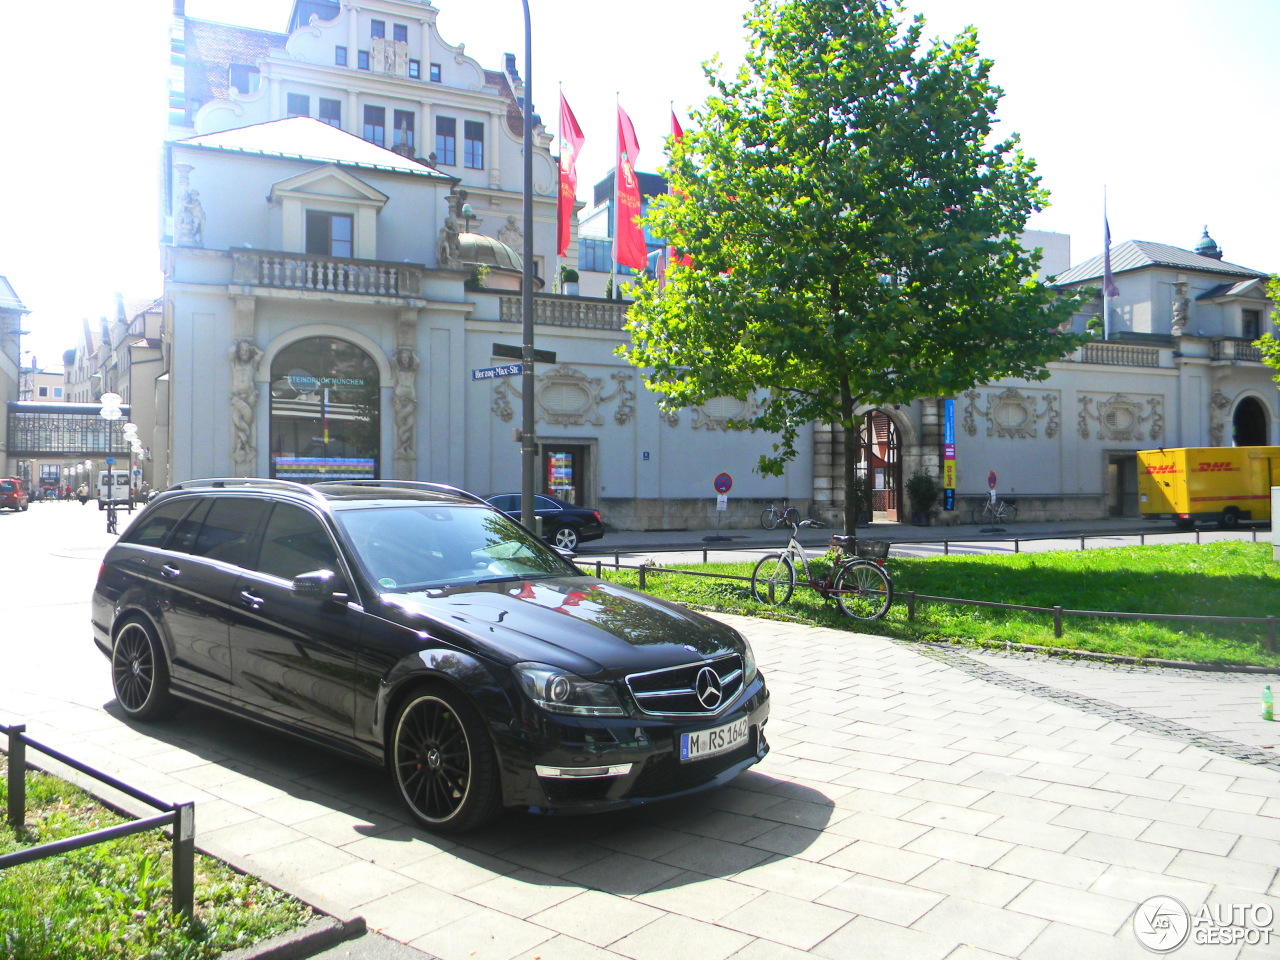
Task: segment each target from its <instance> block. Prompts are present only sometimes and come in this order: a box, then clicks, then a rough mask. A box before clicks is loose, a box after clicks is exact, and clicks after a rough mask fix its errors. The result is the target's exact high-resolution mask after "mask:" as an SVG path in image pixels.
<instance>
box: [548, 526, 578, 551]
mask: <svg viewBox="0 0 1280 960" xmlns="http://www.w3.org/2000/svg"><path fill="white" fill-rule="evenodd" d="M579 542H580V540H579V537H578V531H577V530H575V529H573V527H557V528H556V529H555V530H554V531H552V534H551V545H552V546H553V547H559V548H560V549H561V550H577V549H578V543H579Z"/></svg>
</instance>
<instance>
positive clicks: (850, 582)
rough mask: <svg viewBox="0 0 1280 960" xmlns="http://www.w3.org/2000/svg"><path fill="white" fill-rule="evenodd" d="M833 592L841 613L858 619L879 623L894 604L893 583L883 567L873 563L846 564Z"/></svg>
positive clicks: (837, 577)
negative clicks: (877, 621) (890, 605)
mask: <svg viewBox="0 0 1280 960" xmlns="http://www.w3.org/2000/svg"><path fill="white" fill-rule="evenodd" d="M831 592H832V593H833V594H834V595H835V598H836V605H837V606H839V607H840V612H841V613H843V614H844V615H845V616H846V617H853V619H855V620H879V619H880V618H881V617H883V616H884V615H885V614H886V613H888V612H889V604H891V603H893V581H892V580H890V579H889V575H888V574H887V573H885V572H884V570H882V569H881V568H880V565H879V564H877V563H872V562H871V561H869V560H868V561H863V562H855V563H850V564H846V565H845V566H844V567H843V568H842V569H841V571H840V572H839V573H838V574H837V575H836V582H835V584H833V586H832V591H831Z"/></svg>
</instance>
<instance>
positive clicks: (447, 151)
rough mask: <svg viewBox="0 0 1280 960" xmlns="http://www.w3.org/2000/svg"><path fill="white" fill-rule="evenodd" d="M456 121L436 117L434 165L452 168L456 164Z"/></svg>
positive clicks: (451, 118)
mask: <svg viewBox="0 0 1280 960" xmlns="http://www.w3.org/2000/svg"><path fill="white" fill-rule="evenodd" d="M457 148H458V121H457V120H455V119H453V117H436V164H437V165H439V166H446V167H452V166H454V165H455V164H457V162H458V158H457Z"/></svg>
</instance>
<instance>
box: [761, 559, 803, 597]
mask: <svg viewBox="0 0 1280 960" xmlns="http://www.w3.org/2000/svg"><path fill="white" fill-rule="evenodd" d="M795 588H796V567H795V564H793V563H792V562H791V558H790V557H787V556H786V555H785V554H781V553H770V554H767V555H766V556H763V557H761V558H760V559H759V560H758V561H757V562H756V568H755V569H754V570H753V571H751V595H752V596H753V597H755V598H756V599H757V600H758V601H760V602H761V603H768V604H777V603H786V602H787V601H788V600H790V599H791V594H792V591H794V590H795Z"/></svg>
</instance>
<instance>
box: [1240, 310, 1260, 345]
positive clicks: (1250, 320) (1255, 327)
mask: <svg viewBox="0 0 1280 960" xmlns="http://www.w3.org/2000/svg"><path fill="white" fill-rule="evenodd" d="M1240 326H1241V328H1242V330H1241V332H1242V334H1243V336H1244V338H1245V339H1246V340H1257V339H1258V338H1259V337H1260V336H1262V311H1261V310H1245V311H1244V317H1243V319H1242V320H1241V324H1240Z"/></svg>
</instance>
